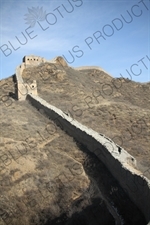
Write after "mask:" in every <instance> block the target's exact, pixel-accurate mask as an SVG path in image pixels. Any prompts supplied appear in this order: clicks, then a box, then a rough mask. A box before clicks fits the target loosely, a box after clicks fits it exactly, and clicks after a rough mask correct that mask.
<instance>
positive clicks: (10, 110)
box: [0, 63, 150, 225]
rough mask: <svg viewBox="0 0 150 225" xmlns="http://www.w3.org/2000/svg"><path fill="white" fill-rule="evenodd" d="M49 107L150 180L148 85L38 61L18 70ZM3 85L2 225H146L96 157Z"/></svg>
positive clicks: (11, 81) (8, 85) (9, 83)
mask: <svg viewBox="0 0 150 225" xmlns="http://www.w3.org/2000/svg"><path fill="white" fill-rule="evenodd" d="M23 79H24V81H25V82H29V83H30V81H32V80H37V84H38V94H39V96H41V97H42V98H44V99H45V100H47V101H48V102H49V103H50V104H52V105H55V106H57V107H58V108H60V109H62V110H63V111H64V112H66V113H69V114H70V116H72V117H73V118H75V119H77V120H78V121H80V122H81V123H83V124H85V125H86V126H88V127H90V128H93V129H94V130H96V131H98V132H99V133H103V134H105V135H106V136H108V137H110V138H112V139H113V140H114V141H115V142H116V143H118V144H119V145H121V146H123V147H124V148H125V149H126V150H127V151H129V152H130V153H131V154H133V155H134V156H135V157H136V159H137V161H138V166H139V168H140V169H141V171H142V173H144V175H146V176H147V177H150V174H149V171H148V169H149V167H150V152H149V146H150V138H149V136H150V133H149V132H150V105H149V102H150V98H149V96H150V83H148V84H140V83H136V82H132V81H129V80H124V79H113V78H112V77H110V76H109V75H108V74H106V73H105V72H103V71H100V70H96V69H88V70H80V71H76V70H74V69H72V68H69V67H62V66H59V65H57V67H56V65H54V64H52V63H43V64H41V65H39V66H37V67H32V68H27V69H25V70H24V71H23ZM15 82H16V80H15V76H12V77H10V78H8V79H6V80H2V81H0V96H1V99H0V107H1V111H0V117H1V120H0V121H1V122H0V127H1V137H0V159H1V161H0V169H1V171H0V224H2V225H3V224H12V225H20V224H21V225H22V224H23V225H30V224H37V225H39V224H41V225H44V224H45V225H46V224H47V225H48V224H66V225H69V224H80V225H82V224H86V225H89V224H94V225H98V224H102V225H103V224H112V225H113V224H128V225H129V224H132V225H134V224H141V225H142V224H143V225H144V224H146V223H145V220H144V218H143V215H142V214H141V212H140V211H139V210H138V208H137V207H136V206H135V205H134V204H133V203H132V202H131V200H130V199H129V198H128V196H127V195H126V193H125V192H124V191H123V190H122V188H121V187H120V185H119V184H118V182H117V181H116V180H115V179H114V178H113V177H112V175H111V173H110V171H108V170H107V168H106V167H105V165H103V164H102V163H101V162H100V161H99V160H98V159H97V158H96V157H95V156H94V155H93V154H91V153H89V152H88V150H87V149H86V148H85V147H84V146H81V145H80V144H79V143H77V142H76V141H75V140H73V138H72V137H70V136H68V135H67V134H66V133H64V132H63V131H62V130H61V129H60V128H59V127H57V126H56V125H55V124H54V122H53V121H51V120H49V118H47V117H45V115H44V114H43V112H42V111H40V112H38V111H37V110H36V109H34V108H33V107H32V106H31V105H30V104H29V103H28V102H27V101H23V102H19V101H17V100H16V99H15V92H16V90H15V88H16V85H15Z"/></svg>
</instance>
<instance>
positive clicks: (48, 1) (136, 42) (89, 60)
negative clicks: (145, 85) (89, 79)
mask: <svg viewBox="0 0 150 225" xmlns="http://www.w3.org/2000/svg"><path fill="white" fill-rule="evenodd" d="M25 55H37V56H41V57H44V58H46V59H48V60H50V59H53V58H55V57H56V56H62V57H64V59H65V60H66V61H67V63H68V65H69V66H72V67H79V66H99V67H101V68H103V69H104V70H105V71H107V72H108V73H109V74H110V75H111V76H112V77H124V78H129V79H131V80H134V81H137V82H149V81H150V0H138V1H129V0H128V1H125V0H111V1H105V0H94V1H93V0H34V1H32V0H22V1H18V0H0V79H4V78H6V77H9V76H11V75H13V74H14V73H15V68H16V67H17V66H18V65H20V64H21V63H22V58H23V57H24V56H25Z"/></svg>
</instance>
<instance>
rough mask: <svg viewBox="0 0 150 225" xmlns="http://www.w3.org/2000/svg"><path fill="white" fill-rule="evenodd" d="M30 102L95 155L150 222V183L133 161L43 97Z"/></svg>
mask: <svg viewBox="0 0 150 225" xmlns="http://www.w3.org/2000/svg"><path fill="white" fill-rule="evenodd" d="M27 100H29V101H30V102H31V104H32V105H33V106H35V107H36V108H37V109H38V110H40V109H42V110H44V112H45V114H46V115H47V116H48V117H49V118H50V119H52V120H54V121H55V123H56V124H57V125H58V126H60V127H61V128H62V129H63V130H64V131H65V132H67V133H68V134H69V135H70V136H72V137H74V138H75V139H76V140H77V141H78V142H80V143H82V144H83V145H85V146H86V147H87V148H88V149H89V151H91V152H93V153H94V154H95V155H96V156H97V157H98V158H99V159H100V160H101V161H102V162H103V163H104V164H105V165H106V167H107V168H108V169H109V171H110V172H111V173H112V175H113V176H114V177H115V178H116V179H117V180H118V182H119V183H120V185H121V186H122V188H123V189H124V190H125V192H126V193H127V194H128V196H129V197H130V199H131V200H132V201H133V202H134V203H135V204H136V205H137V207H138V208H139V209H140V210H141V211H142V213H143V214H144V216H145V219H146V221H147V222H149V221H150V180H148V179H147V178H146V177H144V176H143V175H142V174H141V173H140V171H138V170H136V168H135V167H136V160H135V158H134V157H132V156H131V155H130V154H129V153H128V152H127V151H125V150H124V149H123V148H121V147H120V146H117V145H116V144H115V143H114V142H113V141H111V140H110V139H109V138H107V137H105V136H103V135H100V134H98V133H97V132H95V131H94V130H92V129H89V128H87V127H86V126H84V125H82V124H80V123H79V122H78V121H76V120H74V119H72V118H71V117H69V116H67V115H66V114H65V113H63V112H62V111H61V110H60V109H58V108H56V107H54V106H52V105H50V104H49V103H47V102H46V101H45V100H43V99H41V98H40V97H38V96H34V95H30V94H29V95H28V96H27Z"/></svg>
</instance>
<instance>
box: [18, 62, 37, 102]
mask: <svg viewBox="0 0 150 225" xmlns="http://www.w3.org/2000/svg"><path fill="white" fill-rule="evenodd" d="M24 67H25V66H24V63H22V64H21V65H20V66H18V67H17V68H16V80H17V91H16V93H17V96H16V97H17V99H18V100H19V101H24V100H25V99H26V96H27V94H34V95H37V83H36V80H33V82H32V83H30V84H29V83H24V81H23V79H22V72H23V69H24Z"/></svg>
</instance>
